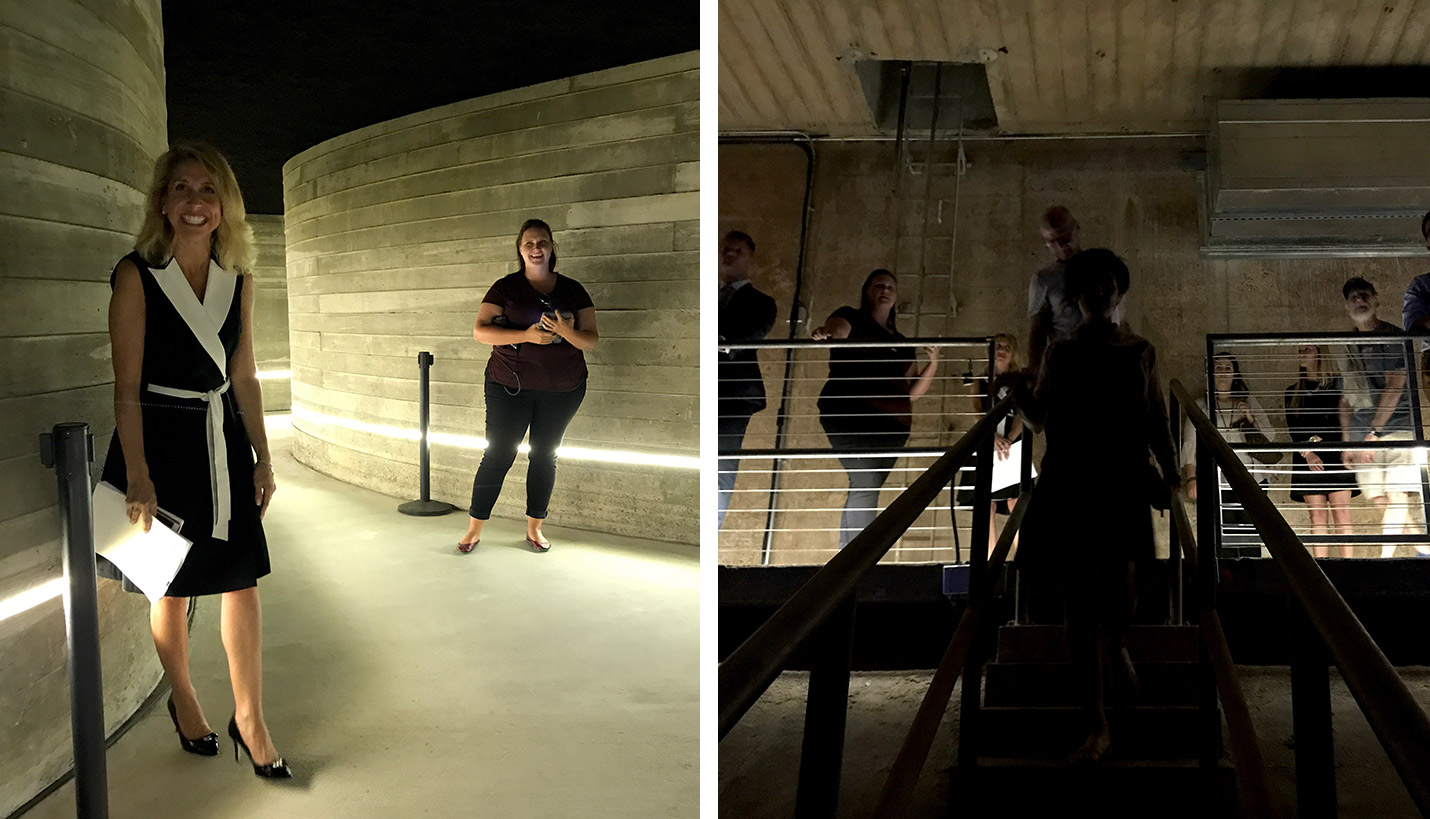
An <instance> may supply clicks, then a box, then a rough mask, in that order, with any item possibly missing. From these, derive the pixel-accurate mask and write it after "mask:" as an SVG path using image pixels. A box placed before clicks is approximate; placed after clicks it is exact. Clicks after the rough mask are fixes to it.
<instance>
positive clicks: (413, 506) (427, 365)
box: [397, 350, 456, 517]
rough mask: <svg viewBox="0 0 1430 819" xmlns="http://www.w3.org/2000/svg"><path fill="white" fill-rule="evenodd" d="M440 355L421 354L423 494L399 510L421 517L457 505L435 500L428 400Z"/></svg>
mask: <svg viewBox="0 0 1430 819" xmlns="http://www.w3.org/2000/svg"><path fill="white" fill-rule="evenodd" d="M435 360H436V359H435V358H433V357H432V354H431V353H429V352H427V351H426V350H423V351H422V352H420V353H418V354H417V405H418V406H417V413H418V419H419V420H418V425H419V427H420V428H421V431H420V433H419V434H420V435H421V439H420V440H419V441H418V455H417V472H418V481H419V482H420V489H419V492H420V494H419V496H418V499H417V500H415V501H408V502H407V503H404V504H402V505H401V506H399V507H397V511H399V512H401V513H402V514H404V515H416V516H418V517H433V516H435V515H445V514H447V513H448V512H450V511H452V510H453V509H455V508H456V507H455V506H453V505H452V504H450V503H444V502H443V501H434V500H432V459H431V446H430V443H429V442H428V440H427V428H428V425H429V423H430V421H431V416H432V413H431V402H430V401H429V400H428V391H427V373H428V371H429V370H431V368H432V362H433V361H435Z"/></svg>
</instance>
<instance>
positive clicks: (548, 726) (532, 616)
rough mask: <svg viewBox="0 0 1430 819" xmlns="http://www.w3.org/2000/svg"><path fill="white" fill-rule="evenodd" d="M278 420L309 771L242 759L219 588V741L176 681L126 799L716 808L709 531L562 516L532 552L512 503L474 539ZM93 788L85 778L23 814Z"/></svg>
mask: <svg viewBox="0 0 1430 819" xmlns="http://www.w3.org/2000/svg"><path fill="white" fill-rule="evenodd" d="M270 435H272V437H273V438H274V439H275V440H274V445H273V451H274V456H275V460H276V462H277V463H276V466H277V477H278V487H279V489H278V494H277V495H276V496H275V498H274V504H273V506H272V507H271V508H270V510H269V513H268V518H267V521H266V526H267V533H268V539H269V544H270V545H269V550H270V555H271V557H272V562H273V574H272V575H270V576H269V577H267V578H265V579H264V580H262V581H261V582H260V584H259V588H260V590H261V593H262V596H263V613H264V632H265V643H264V666H265V695H264V700H265V708H266V710H267V714H268V722H269V726H270V727H271V729H272V731H273V735H274V738H275V741H276V743H277V745H278V749H279V751H280V752H281V753H282V754H283V755H284V756H285V757H286V758H287V759H288V761H289V764H291V765H292V766H293V769H294V771H295V773H296V775H297V777H296V779H295V780H294V781H292V782H288V783H273V782H266V781H263V780H259V779H257V778H255V777H254V776H253V773H252V769H251V768H249V766H248V763H247V761H246V759H245V760H244V761H243V762H242V764H238V765H235V764H234V761H233V758H232V754H233V745H232V743H231V742H230V741H229V739H228V737H227V735H226V734H225V733H224V726H226V725H227V722H228V717H229V714H230V713H231V712H232V709H233V695H232V692H231V690H230V688H229V684H228V669H227V664H226V661H225V659H224V654H223V649H222V646H221V645H220V642H219V636H218V601H217V599H204V600H202V601H201V602H200V604H199V609H198V616H197V620H196V622H195V623H194V630H193V641H192V645H193V656H192V668H193V675H194V681H195V685H196V687H197V688H198V691H199V696H200V699H201V701H202V702H203V703H204V707H205V711H206V714H207V716H208V719H209V722H210V724H211V725H212V726H213V728H214V729H215V730H216V731H218V732H219V734H220V736H221V741H222V749H221V750H222V753H221V755H220V756H219V757H218V758H217V759H208V758H202V757H197V756H193V755H190V754H186V753H184V752H183V751H182V750H180V748H179V744H178V741H177V740H176V738H175V736H174V732H173V728H172V726H171V725H170V723H169V718H168V714H167V713H166V712H165V711H164V709H163V703H162V701H161V702H160V704H159V706H158V707H157V708H155V709H153V710H152V711H151V713H149V714H148V715H147V716H145V717H144V718H143V719H142V720H141V721H139V723H138V724H137V725H135V727H134V728H133V729H132V730H131V731H130V732H129V733H128V734H126V735H125V736H124V737H123V738H122V739H120V740H119V742H117V743H116V744H115V746H114V747H113V748H112V749H111V750H110V751H109V755H108V762H109V768H108V775H109V790H110V797H109V804H110V816H111V817H115V819H123V818H124V817H135V819H138V818H139V817H143V819H156V818H158V817H182V816H205V817H209V819H222V817H230V816H231V817H245V819H252V817H273V818H274V819H278V818H280V817H303V818H304V819H311V817H411V816H433V817H468V816H483V817H485V816H492V817H607V816H609V817H622V819H626V818H628V817H660V818H661V819H666V818H667V817H681V816H696V815H698V813H699V782H698V773H699V747H698V746H699V724H698V713H697V712H698V707H699V699H700V680H699V658H698V650H699V582H698V575H699V554H698V552H697V550H695V549H693V548H691V547H685V546H677V545H673V544H664V543H657V542H653V541H633V540H631V539H629V538H617V537H613V536H607V535H601V534H595V533H590V532H582V531H578V530H575V529H568V528H562V527H558V526H556V525H555V523H554V521H556V520H558V519H559V518H553V524H552V525H549V526H547V527H546V528H545V530H544V531H545V532H546V534H547V536H548V537H549V539H550V540H551V541H552V543H553V544H554V547H553V548H552V550H551V551H550V552H549V553H546V554H535V553H533V552H531V551H530V550H529V549H528V548H527V547H526V545H525V542H524V540H523V535H524V529H525V526H524V523H523V522H519V521H506V520H495V519H494V520H493V521H492V522H491V523H490V524H489V525H488V527H487V530H486V533H485V534H484V536H483V538H482V543H481V545H480V546H478V547H477V550H476V551H475V552H474V553H472V554H470V555H459V554H458V553H457V552H456V549H455V544H456V541H457V538H458V536H459V535H461V534H462V532H463V531H464V529H465V527H466V521H467V518H466V515H465V513H464V512H462V511H460V510H459V511H458V512H455V513H453V514H450V515H447V516H444V517H437V518H409V517H405V516H402V515H399V514H398V513H397V511H396V507H397V503H398V501H397V500H394V499H393V498H389V497H385V496H382V495H378V494H376V493H373V492H368V491H365V490H362V489H357V488H354V487H352V486H349V485H347V484H344V483H341V482H339V481H335V480H333V479H331V478H328V477H326V476H323V475H319V474H317V473H315V472H312V471H310V470H308V469H307V468H305V467H303V466H301V465H299V464H298V463H297V462H296V461H294V460H293V459H292V458H291V456H290V455H289V454H288V446H287V441H288V435H287V433H286V432H285V430H283V429H282V428H281V425H280V424H276V423H270ZM506 491H508V492H511V491H521V488H520V487H519V486H516V487H511V486H509V487H507V490H506ZM553 509H554V510H556V513H557V515H558V516H559V510H560V499H559V498H557V499H556V501H555V503H554V504H553ZM74 809H75V803H74V790H73V785H72V784H71V785H66V786H64V787H62V788H60V789H58V790H57V791H56V792H55V793H54V794H52V795H51V796H50V797H49V798H47V799H46V800H45V801H43V802H42V803H40V804H39V805H37V806H36V807H35V808H34V809H32V810H31V811H30V812H28V813H27V814H26V815H25V819H49V818H50V817H71V816H74Z"/></svg>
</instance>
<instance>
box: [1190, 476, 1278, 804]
mask: <svg viewBox="0 0 1430 819" xmlns="http://www.w3.org/2000/svg"><path fill="white" fill-rule="evenodd" d="M1172 525H1173V526H1175V527H1176V528H1177V534H1178V540H1179V541H1181V545H1182V553H1183V554H1184V555H1186V558H1187V562H1188V563H1190V564H1192V565H1193V566H1195V565H1197V546H1196V535H1195V534H1194V533H1193V530H1192V522H1191V520H1190V519H1189V518H1188V517H1187V508H1186V506H1184V505H1183V503H1182V499H1181V498H1180V497H1178V496H1175V495H1174V496H1173V498H1172ZM1210 601H1211V596H1210V595H1201V596H1200V597H1199V598H1198V604H1197V609H1198V611H1197V622H1198V625H1199V626H1200V628H1199V629H1198V631H1199V637H1200V639H1201V641H1202V645H1203V646H1204V647H1205V648H1206V650H1207V657H1208V659H1210V660H1211V667H1212V676H1213V677H1214V678H1215V679H1216V687H1217V693H1218V695H1219V696H1220V697H1221V702H1222V707H1223V708H1224V709H1225V712H1226V725H1227V733H1228V734H1229V735H1230V739H1231V741H1230V743H1229V744H1228V745H1229V747H1228V750H1229V751H1230V752H1231V762H1232V766H1233V767H1234V768H1235V769H1236V789H1237V792H1238V794H1239V795H1240V797H1241V803H1242V807H1243V812H1244V813H1245V814H1246V815H1248V816H1265V817H1277V816H1280V815H1281V809H1280V807H1279V806H1278V803H1277V802H1276V800H1275V798H1274V797H1273V796H1272V791H1271V778H1270V775H1269V774H1268V773H1267V770H1266V760H1265V759H1264V758H1263V757H1262V756H1261V746H1259V745H1258V744H1257V742H1256V728H1255V726H1254V725H1253V723H1252V720H1251V707H1250V706H1249V705H1247V702H1246V693H1245V692H1244V691H1242V689H1241V681H1240V680H1239V679H1237V676H1236V671H1235V667H1234V664H1233V662H1232V659H1231V648H1230V647H1229V646H1228V645H1227V642H1226V632H1225V631H1224V630H1223V629H1222V625H1221V616H1220V615H1218V614H1217V610H1216V608H1215V607H1214V606H1213V605H1211V602H1210Z"/></svg>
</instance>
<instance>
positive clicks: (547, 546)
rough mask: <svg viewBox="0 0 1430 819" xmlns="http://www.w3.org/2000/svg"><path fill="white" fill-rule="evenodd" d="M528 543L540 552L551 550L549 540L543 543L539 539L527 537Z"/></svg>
mask: <svg viewBox="0 0 1430 819" xmlns="http://www.w3.org/2000/svg"><path fill="white" fill-rule="evenodd" d="M526 543H527V545H529V546H530V547H531V548H532V549H533V550H535V551H538V552H549V551H551V541H547V542H545V543H542V542H541V541H539V540H532V539H531V538H527V539H526Z"/></svg>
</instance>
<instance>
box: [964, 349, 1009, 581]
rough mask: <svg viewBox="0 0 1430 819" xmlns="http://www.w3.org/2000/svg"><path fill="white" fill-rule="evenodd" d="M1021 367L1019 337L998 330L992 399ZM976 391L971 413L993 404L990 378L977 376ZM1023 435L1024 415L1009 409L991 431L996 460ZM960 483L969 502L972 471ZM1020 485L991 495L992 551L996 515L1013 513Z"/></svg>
mask: <svg viewBox="0 0 1430 819" xmlns="http://www.w3.org/2000/svg"><path fill="white" fill-rule="evenodd" d="M1020 369H1021V365H1019V363H1018V339H1017V337H1015V336H1012V335H1010V334H1008V333H999V334H998V335H996V336H994V337H993V376H992V383H993V388H992V393H993V403H994V404H996V403H997V402H999V401H1002V400H1003V399H1004V397H1006V396H1007V395H1008V392H1009V389H1010V387H1009V385H1010V383H1011V381H1010V379H1009V378H1008V375H1009V374H1010V373H1017V372H1018V371H1019V370H1020ZM976 389H977V392H976V393H975V394H974V395H973V396H972V397H971V398H970V399H969V403H970V405H971V409H972V410H973V413H974V415H982V414H984V413H985V412H988V410H989V409H991V408H992V404H990V403H989V400H988V396H989V380H988V379H987V378H980V379H978V381H977V382H976ZM1022 435H1023V419H1022V418H1021V417H1019V416H1018V415H1017V414H1015V413H1011V412H1010V413H1008V414H1007V415H1005V416H1003V418H1001V419H999V421H998V428H997V429H996V430H994V433H993V450H994V457H996V458H998V459H999V460H1007V459H1008V458H1009V456H1010V455H1011V454H1012V447H1013V443H1014V442H1015V441H1017V440H1018V439H1019V438H1021V437H1022ZM962 474H963V476H964V477H963V478H962V480H961V481H960V483H961V484H962V485H961V486H960V487H959V504H960V505H964V504H970V503H972V502H973V473H972V472H964V473H962ZM1020 488H1021V487H1020V486H1019V485H1018V484H1017V483H1013V484H1009V485H1008V486H1004V487H997V486H995V487H994V488H993V493H992V495H990V500H992V509H991V511H990V512H989V515H988V551H989V552H990V553H991V552H992V551H993V547H994V546H995V545H996V544H997V543H998V515H1011V514H1013V507H1014V506H1017V505H1018V491H1019V489H1020Z"/></svg>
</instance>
